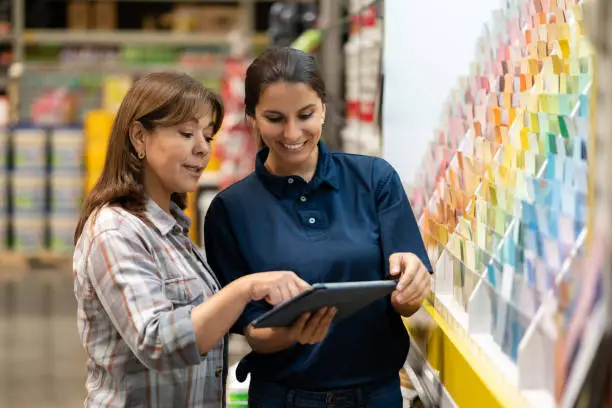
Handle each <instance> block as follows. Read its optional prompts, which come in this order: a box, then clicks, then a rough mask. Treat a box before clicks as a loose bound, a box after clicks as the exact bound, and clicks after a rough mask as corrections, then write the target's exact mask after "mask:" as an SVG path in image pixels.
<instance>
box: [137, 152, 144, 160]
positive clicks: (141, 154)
mask: <svg viewBox="0 0 612 408" xmlns="http://www.w3.org/2000/svg"><path fill="white" fill-rule="evenodd" d="M144 157H145V154H144V152H138V158H139V159H140V160H142V159H144Z"/></svg>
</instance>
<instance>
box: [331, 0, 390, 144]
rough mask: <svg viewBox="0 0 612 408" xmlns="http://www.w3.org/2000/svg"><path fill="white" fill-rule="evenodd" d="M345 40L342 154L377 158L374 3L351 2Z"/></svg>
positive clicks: (378, 36)
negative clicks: (348, 29)
mask: <svg viewBox="0 0 612 408" xmlns="http://www.w3.org/2000/svg"><path fill="white" fill-rule="evenodd" d="M349 13H350V16H351V22H350V23H351V24H350V34H349V39H348V41H347V42H346V44H345V45H344V55H345V64H344V65H345V67H346V73H345V74H346V76H345V88H346V91H345V100H346V102H345V104H346V106H345V110H346V126H345V127H344V129H342V131H341V137H342V144H343V148H344V150H345V151H346V152H349V153H362V154H372V155H380V152H381V134H380V127H379V126H378V118H377V116H378V106H379V105H380V87H381V81H380V77H381V62H380V60H381V53H382V20H381V19H380V18H379V14H380V13H379V10H378V4H377V2H372V1H371V0H351V2H350V3H349Z"/></svg>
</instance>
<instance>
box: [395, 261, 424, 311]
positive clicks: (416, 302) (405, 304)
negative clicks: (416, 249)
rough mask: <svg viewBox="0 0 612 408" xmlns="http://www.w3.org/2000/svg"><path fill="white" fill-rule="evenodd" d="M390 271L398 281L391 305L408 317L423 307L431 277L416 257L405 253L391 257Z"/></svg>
mask: <svg viewBox="0 0 612 408" xmlns="http://www.w3.org/2000/svg"><path fill="white" fill-rule="evenodd" d="M389 271H390V273H391V276H392V277H394V278H397V279H398V283H397V288H396V290H395V291H394V292H393V293H392V294H391V303H392V304H393V307H394V308H395V310H396V311H397V312H398V313H399V314H401V315H402V316H406V317H408V316H410V315H412V314H413V313H414V312H416V311H417V310H418V309H419V308H420V307H421V304H422V303H423V301H424V300H425V298H426V297H427V295H428V294H429V291H430V290H431V275H430V273H429V271H428V270H427V268H425V266H424V265H423V263H422V262H421V260H420V259H419V258H418V257H417V256H416V255H414V254H411V253H405V252H403V253H400V252H398V253H395V254H393V255H391V256H390V257H389Z"/></svg>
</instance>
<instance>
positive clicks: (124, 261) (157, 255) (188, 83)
mask: <svg viewBox="0 0 612 408" xmlns="http://www.w3.org/2000/svg"><path fill="white" fill-rule="evenodd" d="M222 120H223V105H222V102H221V100H220V98H219V97H218V96H217V95H216V94H214V93H213V92H211V91H209V90H207V89H206V88H204V87H203V86H202V85H201V84H200V83H199V82H197V81H195V80H194V79H192V78H191V77H189V76H187V75H184V74H178V73H155V74H150V75H147V76H145V77H143V78H141V79H140V80H138V81H137V82H136V83H135V84H134V85H133V87H132V88H131V89H130V90H129V92H128V93H127V95H126V96H125V99H124V100H123V102H122V104H121V106H120V108H119V110H118V112H117V115H116V117H115V122H114V124H113V128H112V132H111V136H110V141H109V145H108V151H107V155H106V162H105V165H104V169H103V171H102V175H101V176H100V179H99V180H98V182H97V184H96V186H95V187H94V188H93V190H92V191H91V193H90V194H89V196H88V197H87V199H86V200H85V204H84V208H83V212H82V214H81V218H80V220H79V223H78V226H77V229H76V231H75V244H76V249H75V252H74V278H75V281H74V282H75V283H74V291H75V295H76V299H77V302H78V309H77V311H78V328H79V331H80V334H81V338H82V342H83V346H84V348H85V351H86V353H87V355H88V363H87V367H88V376H87V399H86V400H85V406H86V407H151V408H170V407H221V406H224V403H225V401H224V379H225V373H226V358H227V357H226V356H227V352H226V345H227V338H226V333H227V332H228V330H229V329H230V327H231V326H232V325H233V324H234V322H235V321H236V320H237V319H238V317H239V316H240V315H241V313H242V311H243V309H244V308H245V306H246V305H247V303H249V302H250V301H254V300H262V299H265V300H266V301H268V302H269V303H271V304H277V303H279V302H282V301H284V300H286V299H288V298H291V297H293V296H295V295H297V294H299V293H300V292H301V291H303V290H305V289H306V288H307V287H308V284H307V283H305V282H304V281H303V280H301V279H299V278H298V277H297V276H296V275H295V274H294V273H292V272H283V271H281V272H266V273H259V274H253V275H249V276H246V277H244V278H243V279H239V280H237V281H236V282H234V283H232V284H231V285H228V286H226V287H225V288H223V289H221V288H220V285H219V283H218V282H217V280H216V278H215V276H214V274H213V273H212V272H211V270H210V268H209V267H208V265H207V263H206V261H205V259H204V257H203V256H202V254H201V253H200V251H199V250H198V248H196V247H195V246H194V244H193V243H192V241H191V240H190V239H189V236H188V230H189V227H190V221H189V219H188V218H187V217H186V216H185V214H184V213H183V211H182V209H183V208H185V193H187V192H190V191H195V190H196V187H197V184H198V180H199V178H200V175H201V174H202V171H203V170H204V168H205V167H206V165H207V164H208V160H209V157H210V143H211V141H212V139H213V136H214V135H215V133H216V132H217V131H218V130H219V128H220V127H221V122H222ZM329 323H330V322H329V321H328V320H326V319H320V321H319V322H318V323H317V324H309V325H308V327H307V328H305V330H307V331H309V334H310V336H311V338H312V340H313V341H318V340H320V339H321V338H322V337H323V336H324V335H325V333H326V331H327V327H328V326H329Z"/></svg>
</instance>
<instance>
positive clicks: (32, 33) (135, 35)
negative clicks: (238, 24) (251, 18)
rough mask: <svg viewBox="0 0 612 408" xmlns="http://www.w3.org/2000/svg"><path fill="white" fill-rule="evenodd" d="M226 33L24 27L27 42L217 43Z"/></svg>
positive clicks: (224, 40)
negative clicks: (30, 28)
mask: <svg viewBox="0 0 612 408" xmlns="http://www.w3.org/2000/svg"><path fill="white" fill-rule="evenodd" d="M229 41H230V38H229V35H227V34H210V33H176V32H160V31H143V30H135V31H130V30H121V31H97V30H27V31H26V32H25V37H24V42H25V44H26V45H45V44H46V45H55V44H61V45H79V44H88V45H116V46H119V45H158V46H164V45H165V46H211V45H212V46H218V45H229Z"/></svg>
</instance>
